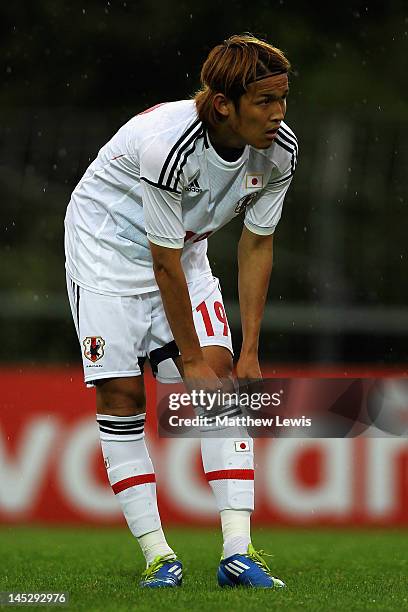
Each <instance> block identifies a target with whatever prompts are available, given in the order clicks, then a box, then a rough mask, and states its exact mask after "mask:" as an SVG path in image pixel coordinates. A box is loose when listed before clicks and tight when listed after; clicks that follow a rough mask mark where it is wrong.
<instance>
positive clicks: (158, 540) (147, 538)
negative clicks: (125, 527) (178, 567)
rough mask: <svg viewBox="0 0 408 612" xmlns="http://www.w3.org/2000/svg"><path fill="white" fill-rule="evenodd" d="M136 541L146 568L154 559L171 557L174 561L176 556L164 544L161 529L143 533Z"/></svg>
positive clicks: (164, 540)
mask: <svg viewBox="0 0 408 612" xmlns="http://www.w3.org/2000/svg"><path fill="white" fill-rule="evenodd" d="M137 541H138V542H139V544H140V548H141V549H142V553H143V554H144V557H145V559H146V566H147V567H148V566H149V565H150V564H151V563H152V562H153V561H154V559H155V558H156V557H158V556H163V555H170V554H171V555H172V557H170V558H173V559H175V558H176V554H175V553H174V551H173V550H172V549H171V548H170V546H169V545H168V544H167V542H166V538H165V537H164V533H163V529H161V528H160V529H156V531H152V532H150V533H145V535H142V536H141V537H140V538H137Z"/></svg>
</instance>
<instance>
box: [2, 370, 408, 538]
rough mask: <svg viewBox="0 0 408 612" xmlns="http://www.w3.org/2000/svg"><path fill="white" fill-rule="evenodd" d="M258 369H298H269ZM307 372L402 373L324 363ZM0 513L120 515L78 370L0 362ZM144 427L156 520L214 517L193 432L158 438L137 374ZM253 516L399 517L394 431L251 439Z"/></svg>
mask: <svg viewBox="0 0 408 612" xmlns="http://www.w3.org/2000/svg"><path fill="white" fill-rule="evenodd" d="M264 374H265V375H267V376H269V377H273V376H278V375H279V376H281V377H289V376H300V375H302V376H310V375H311V372H310V371H309V372H307V371H306V370H305V369H297V370H296V369H292V370H291V371H290V372H289V371H287V370H286V371H285V370H283V369H279V372H277V371H275V370H273V369H272V368H270V369H269V370H267V371H266V372H264ZM314 374H315V375H316V376H319V377H343V376H355V377H357V376H365V375H370V376H377V377H378V376H389V375H390V374H392V375H397V376H406V375H407V374H406V372H403V371H402V370H400V371H399V372H398V373H395V372H390V371H383V372H378V371H377V372H373V371H370V373H367V372H363V371H360V372H359V371H357V370H355V369H354V370H353V371H352V372H348V371H347V372H344V371H340V370H329V369H327V370H325V371H320V372H318V373H316V372H315V373H314ZM0 382H1V399H0V406H1V412H0V522H2V523H19V522H24V523H29V522H41V523H79V522H81V523H88V524H92V523H93V524H115V523H118V522H122V520H123V519H122V518H121V513H120V509H119V505H118V503H117V501H116V499H115V495H114V494H113V492H112V490H111V488H110V486H109V483H108V480H107V476H106V473H105V468H104V465H103V461H102V456H101V452H100V446H99V434H98V428H97V425H96V421H95V416H94V414H95V407H94V402H95V390H94V389H86V387H85V386H84V383H83V379H82V371H81V370H80V369H71V368H67V369H64V368H46V367H44V368H42V369H38V370H30V369H26V368H25V367H22V368H21V369H18V368H13V369H3V370H0ZM146 386H147V396H148V398H149V400H148V401H149V403H148V418H147V424H146V436H147V438H148V443H149V448H150V454H151V456H152V459H153V463H154V465H155V469H156V476H157V483H158V495H159V507H160V512H161V516H162V519H163V522H164V523H166V524H169V523H173V524H174V523H179V524H181V523H182V524H183V525H204V524H211V523H213V522H215V521H217V520H218V517H217V512H216V510H215V504H214V500H213V498H212V493H211V490H210V488H209V486H208V484H207V482H206V480H205V479H204V475H203V470H202V466H201V458H200V451H199V449H200V442H199V440H198V439H195V438H186V439H172V438H165V439H163V438H159V437H158V435H157V424H156V415H155V383H154V381H153V380H152V378H151V377H150V376H149V375H147V376H146ZM255 460H256V475H255V489H256V511H255V513H254V515H253V521H254V524H274V525H276V524H286V525H311V524H313V525H328V524H330V525H382V526H386V525H389V526H392V525H408V486H407V485H408V469H407V466H408V440H407V438H406V437H392V436H388V437H387V436H385V437H378V438H376V437H370V438H368V437H367V438H364V437H358V438H347V439H340V438H339V439H337V438H330V439H325V438H319V439H317V438H313V439H299V438H290V437H288V438H279V439H267V438H263V439H257V440H256V444H255Z"/></svg>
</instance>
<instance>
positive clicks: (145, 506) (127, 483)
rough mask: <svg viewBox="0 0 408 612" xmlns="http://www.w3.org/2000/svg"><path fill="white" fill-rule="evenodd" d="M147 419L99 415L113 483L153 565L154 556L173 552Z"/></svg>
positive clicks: (110, 478) (139, 416) (108, 470)
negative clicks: (163, 516)
mask: <svg viewBox="0 0 408 612" xmlns="http://www.w3.org/2000/svg"><path fill="white" fill-rule="evenodd" d="M144 420H145V415H144V414H141V415H136V416H133V417H132V416H130V417H117V416H111V415H106V414H98V415H97V421H98V425H99V430H100V438H101V446H102V453H103V457H104V460H105V466H106V470H107V473H108V478H109V482H110V484H111V486H112V489H113V491H114V493H115V495H116V498H117V500H118V502H119V504H120V506H121V508H122V512H123V514H124V516H125V519H126V522H127V524H128V526H129V529H130V531H131V532H132V534H133V535H134V536H135V537H136V538H137V539H138V541H139V543H140V545H141V547H142V551H143V554H144V555H145V558H146V562H147V564H149V563H150V562H151V561H152V560H153V559H154V557H157V556H158V555H166V554H169V553H173V551H172V549H171V548H170V546H169V545H168V544H167V542H166V539H165V537H164V534H163V530H162V528H161V522H160V515H159V510H158V507H157V498H156V478H155V473H154V468H153V464H152V461H151V459H150V456H149V452H148V450H147V447H146V442H145V437H144V431H143V429H144ZM173 554H174V553H173Z"/></svg>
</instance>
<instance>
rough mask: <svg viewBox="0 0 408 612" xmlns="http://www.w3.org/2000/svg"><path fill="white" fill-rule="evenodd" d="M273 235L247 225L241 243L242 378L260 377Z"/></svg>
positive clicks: (239, 259) (239, 277)
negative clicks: (260, 346)
mask: <svg viewBox="0 0 408 612" xmlns="http://www.w3.org/2000/svg"><path fill="white" fill-rule="evenodd" d="M272 257H273V234H269V235H258V234H254V233H253V232H251V231H250V230H249V229H247V228H246V227H245V226H244V228H243V231H242V235H241V239H240V241H239V244H238V270H239V271H238V291H239V306H240V312H241V325H242V348H241V354H240V357H239V360H238V363H237V375H238V377H239V378H260V377H261V370H260V367H259V360H258V346H259V332H260V329H261V322H262V317H263V312H264V308H265V301H266V296H267V293H268V287H269V279H270V275H271V271H272Z"/></svg>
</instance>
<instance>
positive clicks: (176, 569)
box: [139, 553, 183, 589]
mask: <svg viewBox="0 0 408 612" xmlns="http://www.w3.org/2000/svg"><path fill="white" fill-rule="evenodd" d="M169 557H170V559H169ZM182 581H183V565H182V563H181V561H179V560H178V559H174V556H173V555H172V554H171V553H170V554H168V555H162V556H159V557H155V559H154V560H153V561H152V563H151V564H150V565H149V567H148V568H147V569H145V571H144V572H143V574H142V580H141V581H140V583H139V586H141V587H148V588H150V589H157V588H161V587H179V586H181V583H182Z"/></svg>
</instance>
